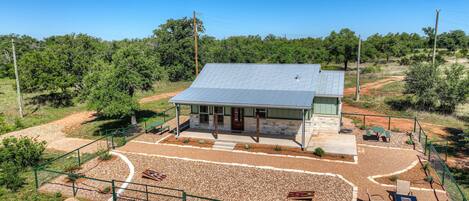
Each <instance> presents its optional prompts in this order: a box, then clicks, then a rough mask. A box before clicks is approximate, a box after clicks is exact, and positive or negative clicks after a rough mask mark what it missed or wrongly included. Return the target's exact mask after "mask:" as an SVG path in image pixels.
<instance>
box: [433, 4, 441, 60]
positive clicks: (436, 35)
mask: <svg viewBox="0 0 469 201" xmlns="http://www.w3.org/2000/svg"><path fill="white" fill-rule="evenodd" d="M439 17H440V9H437V10H436V20H435V36H434V37H435V39H434V41H433V59H432V64H433V66H435V57H436V39H437V37H438V18H439Z"/></svg>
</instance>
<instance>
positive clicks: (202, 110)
mask: <svg viewBox="0 0 469 201" xmlns="http://www.w3.org/2000/svg"><path fill="white" fill-rule="evenodd" d="M199 122H200V123H201V124H208V106H207V105H201V106H199Z"/></svg>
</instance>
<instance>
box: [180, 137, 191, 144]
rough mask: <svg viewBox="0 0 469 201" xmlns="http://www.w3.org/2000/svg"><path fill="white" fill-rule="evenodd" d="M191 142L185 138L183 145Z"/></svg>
mask: <svg viewBox="0 0 469 201" xmlns="http://www.w3.org/2000/svg"><path fill="white" fill-rule="evenodd" d="M190 141H191V140H190V139H189V138H184V140H182V143H184V144H187V143H189V142H190Z"/></svg>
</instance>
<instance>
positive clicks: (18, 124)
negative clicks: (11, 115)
mask: <svg viewBox="0 0 469 201" xmlns="http://www.w3.org/2000/svg"><path fill="white" fill-rule="evenodd" d="M15 128H16V129H22V128H24V124H23V122H22V121H21V119H20V118H18V117H16V118H15Z"/></svg>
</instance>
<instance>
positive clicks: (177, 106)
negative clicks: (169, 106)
mask: <svg viewBox="0 0 469 201" xmlns="http://www.w3.org/2000/svg"><path fill="white" fill-rule="evenodd" d="M179 132H180V131H179V104H176V136H177V137H179Z"/></svg>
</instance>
